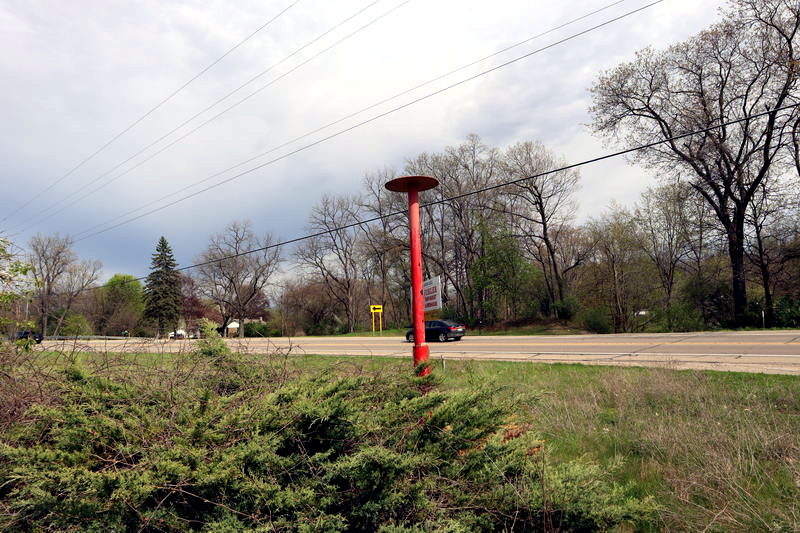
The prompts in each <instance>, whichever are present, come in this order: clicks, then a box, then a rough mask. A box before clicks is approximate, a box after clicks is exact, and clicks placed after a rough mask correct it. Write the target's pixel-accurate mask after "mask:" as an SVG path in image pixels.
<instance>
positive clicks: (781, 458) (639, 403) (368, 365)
mask: <svg viewBox="0 0 800 533" xmlns="http://www.w3.org/2000/svg"><path fill="white" fill-rule="evenodd" d="M42 357H45V358H52V360H53V362H54V364H58V365H63V364H65V363H68V362H69V361H68V360H67V359H65V358H64V357H63V356H61V357H56V356H55V355H54V354H42ZM103 357H108V358H109V361H111V362H112V363H114V364H120V363H119V361H120V359H119V358H116V359H115V357H113V356H110V355H109V354H79V355H78V357H77V359H76V361H77V363H78V364H80V365H81V366H84V365H88V364H92V365H95V366H96V365H98V360H101V362H102V358H103ZM180 357H182V356H181V355H180V354H129V355H125V356H123V357H122V361H123V363H122V364H123V365H124V364H129V363H130V364H132V363H136V364H137V365H145V366H148V367H149V366H153V367H159V366H164V367H167V366H168V365H169V364H170V363H172V362H175V361H176V360H177V359H178V358H180ZM256 357H260V356H256ZM284 362H285V363H286V364H288V365H289V367H290V368H291V372H293V373H295V375H307V374H318V373H322V372H332V373H334V374H340V375H354V374H360V373H364V372H390V373H409V372H410V371H411V368H410V362H409V361H407V360H403V359H394V358H382V357H373V358H365V357H332V356H291V357H289V358H288V359H287V360H286V361H284ZM282 364H283V363H282ZM132 366H135V365H132ZM433 366H434V368H433V372H434V374H435V375H437V376H439V377H440V378H441V387H443V388H445V389H449V390H464V389H474V388H476V387H477V386H479V385H490V386H496V387H498V388H499V392H498V394H502V395H504V396H505V399H506V400H507V401H510V402H513V404H514V412H515V415H514V417H513V420H509V421H508V423H509V424H515V425H520V426H525V427H529V428H530V429H531V430H532V431H534V432H536V434H537V435H538V436H540V438H541V439H543V440H544V441H545V442H546V454H547V456H548V457H549V458H550V459H551V460H553V461H560V460H570V459H574V458H576V457H587V458H590V459H592V460H594V461H597V462H599V463H600V464H602V465H605V466H607V467H609V468H613V469H614V472H615V474H614V475H615V476H616V478H617V480H618V481H626V482H629V483H631V485H632V494H635V495H637V496H646V495H653V496H655V497H656V498H657V500H658V501H659V503H660V504H661V505H662V506H663V511H662V512H661V518H660V520H661V529H663V530H666V531H701V530H707V531H743V530H748V529H750V530H755V531H761V530H773V531H798V530H800V377H797V376H783V375H766V374H745V373H733V372H713V371H690V370H680V371H679V370H672V369H667V368H630V367H610V366H583V365H569V364H536V363H513V362H494V361H446V362H443V361H435V362H434V363H433Z"/></svg>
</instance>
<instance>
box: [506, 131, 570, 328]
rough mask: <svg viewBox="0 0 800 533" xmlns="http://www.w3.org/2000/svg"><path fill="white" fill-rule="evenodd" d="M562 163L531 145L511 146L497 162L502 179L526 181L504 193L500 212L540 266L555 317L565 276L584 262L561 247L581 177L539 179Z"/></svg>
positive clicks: (565, 174)
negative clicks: (503, 211)
mask: <svg viewBox="0 0 800 533" xmlns="http://www.w3.org/2000/svg"><path fill="white" fill-rule="evenodd" d="M563 164H564V161H562V160H559V159H558V158H556V156H555V155H554V154H553V153H552V152H551V151H550V150H548V149H547V148H545V146H544V145H543V144H542V143H540V142H532V141H527V142H521V143H517V144H514V145H512V146H510V147H509V148H508V149H507V150H506V151H505V153H504V154H503V162H502V168H503V170H504V173H505V175H504V179H505V180H516V179H520V178H523V177H526V176H528V177H529V178H530V179H526V180H524V181H521V182H518V183H515V184H513V185H511V186H509V187H508V188H507V189H506V190H505V193H506V194H507V195H508V198H509V201H508V202H507V203H506V204H504V209H505V210H506V212H507V213H508V214H509V215H510V216H509V221H510V223H511V224H512V226H513V227H514V228H515V229H516V233H518V234H519V237H520V239H521V241H522V243H523V245H524V246H526V248H527V249H528V252H529V254H530V255H531V256H532V257H533V258H534V260H535V261H537V262H538V263H539V264H540V266H541V267H542V270H543V272H544V274H545V283H546V285H547V290H548V293H549V295H550V301H551V302H552V303H553V304H555V305H553V306H552V307H553V311H554V312H557V310H558V309H559V308H561V306H562V305H563V302H564V299H565V298H566V286H565V275H566V274H567V273H568V272H569V271H570V270H572V269H574V268H575V267H577V266H578V265H579V264H580V262H581V261H582V260H583V259H584V258H585V257H584V256H582V255H580V254H578V255H575V254H567V253H564V252H565V250H563V249H562V247H561V245H562V242H564V241H565V240H566V236H567V234H569V233H571V232H572V231H574V229H573V225H572V222H573V220H574V215H575V210H576V207H577V205H576V202H575V193H577V191H578V188H579V184H578V182H579V180H580V175H579V174H578V172H577V171H574V170H566V171H562V172H555V173H550V174H546V175H541V174H542V173H544V172H547V171H550V170H553V169H554V168H557V167H559V166H563Z"/></svg>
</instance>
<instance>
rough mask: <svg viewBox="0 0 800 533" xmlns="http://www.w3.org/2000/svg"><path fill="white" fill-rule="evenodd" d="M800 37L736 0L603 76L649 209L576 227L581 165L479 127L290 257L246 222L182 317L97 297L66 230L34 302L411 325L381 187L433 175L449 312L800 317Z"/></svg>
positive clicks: (603, 91) (334, 208)
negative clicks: (381, 315)
mask: <svg viewBox="0 0 800 533" xmlns="http://www.w3.org/2000/svg"><path fill="white" fill-rule="evenodd" d="M798 29H800V6H798V5H797V3H796V2H794V1H791V0H731V1H730V2H728V5H727V7H726V8H725V9H724V10H723V11H722V16H721V20H720V21H719V22H718V23H716V24H714V25H712V26H711V27H709V28H708V29H706V30H704V31H702V32H700V33H699V34H698V35H696V36H694V37H692V38H690V39H687V40H686V41H684V42H680V43H677V44H674V45H672V46H669V47H667V48H665V49H662V50H655V49H649V48H648V49H644V50H641V51H639V52H638V53H637V54H636V56H635V57H634V59H633V60H631V61H628V62H626V63H623V64H620V65H618V66H617V67H614V68H612V69H610V70H609V71H607V72H603V73H600V74H599V75H598V77H597V80H596V83H595V84H594V85H593V86H592V88H591V90H590V96H591V106H590V113H591V117H592V124H591V127H592V129H593V131H594V133H595V134H596V135H598V136H599V137H600V138H602V139H604V140H606V141H607V142H608V143H609V144H611V145H618V146H619V147H621V148H628V147H632V146H646V147H645V148H643V149H641V150H637V151H636V152H635V153H633V155H632V156H631V157H632V160H631V162H632V163H633V164H637V165H639V166H640V167H641V168H643V169H646V170H647V171H649V172H651V173H653V174H655V176H656V177H657V183H656V184H655V185H653V186H652V187H651V188H649V189H647V190H646V191H645V192H644V193H643V194H642V196H641V198H640V199H639V200H638V202H636V204H635V205H632V206H621V205H618V204H613V205H611V206H609V207H607V208H605V209H603V210H600V211H598V212H596V213H592V214H591V216H588V217H583V218H580V219H579V218H578V216H577V212H578V211H577V209H578V204H577V196H578V193H579V189H580V185H581V176H580V173H579V171H578V170H576V169H571V170H562V171H555V172H554V171H553V169H557V168H560V167H564V166H566V165H565V164H566V160H565V159H564V157H563V156H561V155H559V154H556V153H554V152H553V151H552V150H551V149H549V148H548V147H547V146H545V144H543V143H542V142H539V141H533V140H531V141H520V142H517V143H514V144H511V145H510V146H505V147H494V146H490V145H489V144H487V143H485V142H483V141H482V140H481V139H480V138H479V137H478V136H475V135H471V136H469V137H467V138H466V139H465V140H464V142H462V143H460V144H458V145H455V146H451V147H447V148H445V149H444V150H441V151H439V152H434V153H427V152H426V153H421V154H418V155H416V156H413V157H410V158H409V159H408V160H407V162H406V164H405V166H404V168H402V169H400V171H395V170H391V169H381V170H378V171H375V172H372V173H369V174H368V175H366V176H365V178H364V180H363V183H362V186H361V189H360V191H359V192H358V193H357V194H348V195H339V196H333V195H326V196H323V197H322V198H320V199H319V201H318V202H317V203H316V205H314V206H313V208H312V209H311V212H310V215H309V218H308V223H307V230H308V232H309V233H310V234H315V235H317V236H316V237H313V238H310V239H307V240H305V241H302V242H301V243H299V244H298V245H297V246H296V247H295V248H293V249H291V250H288V249H281V248H280V247H278V246H275V244H276V240H277V239H276V238H275V237H274V236H273V235H271V234H268V233H265V234H263V235H259V234H257V233H256V232H255V230H254V229H253V227H252V224H249V223H247V222H233V223H231V224H229V225H228V226H227V227H226V228H225V229H224V231H222V232H220V233H219V234H218V235H215V236H212V237H210V238H209V241H208V244H207V246H206V248H205V249H204V250H203V251H202V252H201V253H200V254H199V255H198V256H197V258H196V259H197V262H198V263H201V266H199V267H197V268H196V269H193V270H192V271H191V272H186V273H181V274H178V273H177V271H175V275H174V276H173V277H172V278H170V279H171V280H172V281H171V283H173V286H174V287H177V289H176V288H174V287H173V289H171V292H170V293H169V298H171V300H169V301H170V302H171V303H169V304H167V303H164V306H166V307H168V308H169V309H171V311H170V313H171V314H169V317H168V319H160V318H158V317H157V316H156V315H157V313H156V312H155V311H154V310H153V308H152V305H151V307H150V311H148V305H147V302H151V303H152V302H153V301H155V300H158V301H163V302H167V300H164V299H163V298H162V297H161V296H159V297H158V298H156V297H155V296H154V295H153V294H154V293H153V292H152V290H151V291H150V292H149V293H148V291H147V290H145V287H143V286H142V285H141V284H139V283H138V282H135V281H133V280H132V279H128V278H132V276H129V277H126V276H115V277H113V278H111V280H109V281H108V282H107V283H106V284H105V285H104V286H103V287H102V288H101V289H98V290H93V291H87V290H86V289H87V288H89V287H92V286H94V285H95V284H96V282H97V278H98V275H99V272H100V265H99V264H98V263H96V262H92V261H79V260H78V258H77V257H76V256H75V254H74V252H72V250H71V246H70V244H71V242H70V241H69V239H68V238H66V237H58V236H36V237H34V238H33V239H32V240H31V241H30V243H29V246H28V249H29V257H28V264H29V266H30V272H29V273H28V274H27V275H29V276H30V278H31V292H32V294H34V297H33V298H32V299H31V300H30V301H31V302H33V303H34V305H33V308H34V310H35V311H34V314H35V315H36V317H37V319H38V321H39V325H40V327H41V329H42V330H43V331H45V332H48V333H51V332H54V331H63V332H67V331H70V332H71V331H73V330H76V329H82V330H85V331H89V330H91V331H92V332H95V333H99V332H103V333H111V332H118V331H122V330H125V331H133V330H134V329H136V328H139V330H140V331H141V332H148V333H153V332H155V333H164V332H165V331H166V330H167V329H168V328H169V327H173V328H174V327H176V324H177V322H178V321H179V320H182V321H183V323H190V322H192V321H194V320H197V319H198V318H200V317H209V318H212V319H214V320H215V321H216V322H218V323H219V324H220V325H221V326H222V327H223V328H224V327H225V325H227V324H229V323H230V322H232V321H234V320H236V321H238V322H240V323H241V325H242V327H240V328H239V331H238V333H239V334H241V335H244V334H245V333H246V331H245V329H246V327H245V321H248V320H249V321H250V324H251V325H250V326H248V327H249V330H250V331H249V332H250V333H251V334H265V335H274V334H284V335H294V334H298V333H301V332H302V333H306V334H312V333H323V334H324V333H336V332H348V331H355V330H357V329H363V328H366V327H367V326H368V325H369V324H370V315H369V310H368V306H369V305H371V304H381V305H383V306H384V309H385V319H386V321H387V323H389V324H390V325H395V326H403V325H406V324H407V323H408V322H409V320H410V317H409V313H410V296H409V294H410V280H409V276H408V259H407V220H406V218H405V217H404V216H403V215H402V214H401V215H397V214H395V213H402V212H404V210H405V198H404V197H403V196H402V195H398V194H394V193H390V192H389V191H387V190H386V189H385V188H384V186H383V185H384V183H385V182H386V181H388V180H390V179H392V178H393V177H396V176H397V175H400V174H425V175H430V176H433V177H435V178H437V179H438V180H439V183H440V185H439V187H437V188H436V189H433V190H431V191H428V192H426V193H424V194H423V200H422V201H423V204H424V205H423V207H422V223H423V257H424V268H425V274H426V277H433V276H441V279H442V281H443V289H444V294H443V303H444V309H443V310H442V316H444V317H451V318H454V319H457V320H459V321H462V322H465V323H467V324H468V325H471V326H474V325H479V326H487V327H488V326H493V325H499V324H505V325H517V324H528V323H534V322H566V323H574V324H576V325H578V326H580V327H582V328H585V329H588V330H591V331H598V332H608V331H617V332H629V331H644V330H659V331H675V330H688V329H703V328H715V327H746V326H766V327H776V326H798V325H799V324H800V303H799V302H800V237H799V236H798V235H800V213H799V208H798V205H800V199H799V197H798V191H799V190H800V187H798V176H800V111H798V109H799V108H798V107H796V105H797V104H800V100H798V91H797V81H798V72H800V58H798V57H797V54H798V52H797V50H796V46H795V45H796V43H797V32H798ZM694 131H699V132H700V133H697V134H693V135H686V134H687V133H690V132H694ZM607 179H613V176H608V177H607ZM474 191H480V192H477V193H475V194H468V193H473V192H474ZM376 217H381V218H379V220H378V221H376V222H372V223H368V224H367V223H362V222H361V221H363V220H368V219H375V218H376ZM165 244H166V243H165ZM159 246H161V245H160V244H159ZM253 249H259V250H260V251H259V252H257V253H253V254H243V253H242V252H245V251H248V250H253ZM175 266H176V265H173V266H172V267H171V268H172V269H173V270H174V268H175ZM157 271H158V269H157V268H156V265H155V264H154V270H153V272H157ZM279 272H280V273H282V274H283V275H282V276H281V280H280V282H279V281H278V277H277V275H278V273H279ZM151 276H153V274H151ZM156 281H157V280H156V279H155V278H153V279H152V280H151V279H148V286H150V284H151V282H156ZM148 294H149V296H148ZM148 298H149V300H148ZM159 298H162V299H159ZM169 298H168V299H169ZM154 313H155V314H154ZM255 319H258V320H255ZM254 320H255V321H254Z"/></svg>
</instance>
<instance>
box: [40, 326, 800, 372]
mask: <svg viewBox="0 0 800 533" xmlns="http://www.w3.org/2000/svg"><path fill="white" fill-rule="evenodd" d="M228 342H229V343H230V345H231V346H232V347H233V348H234V349H237V350H243V351H248V352H250V353H265V354H266V353H272V352H276V351H280V352H283V353H287V352H288V353H290V354H318V355H355V356H393V357H408V358H409V361H410V357H411V344H409V343H407V342H405V339H403V338H400V337H294V338H291V339H288V338H269V339H243V340H242V341H240V340H238V339H229V340H228ZM193 343H194V341H188V340H187V341H180V340H179V341H165V340H160V341H154V340H152V339H126V340H90V341H86V340H78V341H45V343H44V344H43V347H44V348H45V349H61V350H76V349H77V350H95V351H99V350H106V351H111V352H156V353H158V352H178V351H189V350H191V349H192V344H193ZM430 348H431V357H433V358H436V359H439V358H444V359H483V360H494V361H531V362H563V363H584V364H614V365H628V366H666V367H670V368H693V369H715V370H734V371H742V372H765V373H781V374H800V330H795V331H765V332H724V333H716V332H715V333H664V334H618V335H553V336H469V335H467V336H466V337H464V339H463V340H461V341H458V342H454V341H450V342H446V343H438V342H433V343H430Z"/></svg>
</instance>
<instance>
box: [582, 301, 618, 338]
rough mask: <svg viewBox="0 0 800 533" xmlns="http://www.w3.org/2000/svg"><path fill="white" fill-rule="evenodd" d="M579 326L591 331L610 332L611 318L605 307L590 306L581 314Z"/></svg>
mask: <svg viewBox="0 0 800 533" xmlns="http://www.w3.org/2000/svg"><path fill="white" fill-rule="evenodd" d="M581 326H582V327H583V329H585V330H586V331H590V332H592V333H611V319H610V318H609V316H608V310H606V308H605V307H592V308H590V309H586V310H585V311H584V312H583V313H582V314H581Z"/></svg>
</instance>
